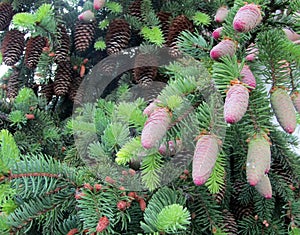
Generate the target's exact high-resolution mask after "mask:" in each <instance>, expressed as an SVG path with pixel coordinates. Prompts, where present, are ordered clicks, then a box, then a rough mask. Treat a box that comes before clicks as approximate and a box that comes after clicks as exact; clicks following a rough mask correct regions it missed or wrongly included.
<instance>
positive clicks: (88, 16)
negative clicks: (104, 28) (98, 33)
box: [78, 10, 95, 23]
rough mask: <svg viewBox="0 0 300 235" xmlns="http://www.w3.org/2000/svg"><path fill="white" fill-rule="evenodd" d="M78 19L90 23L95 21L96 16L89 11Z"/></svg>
mask: <svg viewBox="0 0 300 235" xmlns="http://www.w3.org/2000/svg"><path fill="white" fill-rule="evenodd" d="M78 19H79V20H81V21H84V22H86V23H88V22H91V21H93V20H95V14H94V13H93V12H92V11H91V10H87V11H84V12H82V13H81V14H80V15H79V16H78Z"/></svg>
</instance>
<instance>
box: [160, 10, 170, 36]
mask: <svg viewBox="0 0 300 235" xmlns="http://www.w3.org/2000/svg"><path fill="white" fill-rule="evenodd" d="M171 16H172V14H171V13H169V12H163V11H160V12H158V13H157V17H158V19H159V21H160V28H161V30H162V32H163V35H164V38H165V40H167V38H168V34H169V27H170V23H171V20H170V18H171Z"/></svg>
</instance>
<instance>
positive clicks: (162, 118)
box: [141, 108, 171, 149]
mask: <svg viewBox="0 0 300 235" xmlns="http://www.w3.org/2000/svg"><path fill="white" fill-rule="evenodd" d="M170 124H171V117H170V114H169V111H168V109H167V108H157V109H155V110H154V111H153V112H152V114H151V115H150V116H149V118H148V120H147V121H146V123H145V125H144V128H143V130H142V136H141V142H142V146H143V147H144V148H145V149H150V148H153V147H155V146H156V145H157V144H158V143H159V142H160V141H161V140H162V138H163V137H164V136H165V134H166V132H167V130H168V127H169V126H170Z"/></svg>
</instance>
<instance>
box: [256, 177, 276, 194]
mask: <svg viewBox="0 0 300 235" xmlns="http://www.w3.org/2000/svg"><path fill="white" fill-rule="evenodd" d="M255 189H256V190H257V192H259V193H260V195H262V196H263V197H265V198H266V199H270V198H272V186H271V182H270V179H269V177H268V176H267V175H264V176H263V177H262V178H261V180H260V181H259V182H258V183H257V185H255Z"/></svg>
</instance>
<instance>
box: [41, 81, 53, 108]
mask: <svg viewBox="0 0 300 235" xmlns="http://www.w3.org/2000/svg"><path fill="white" fill-rule="evenodd" d="M39 93H41V94H42V95H43V96H44V97H45V98H46V100H47V102H48V103H49V102H50V101H51V100H52V97H53V95H54V83H49V84H44V85H42V86H41V90H40V91H39Z"/></svg>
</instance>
